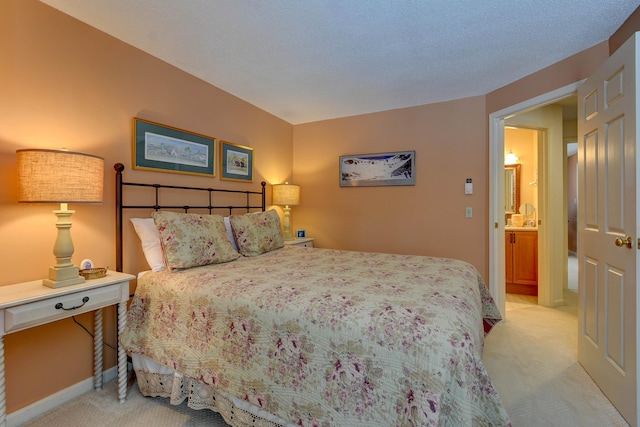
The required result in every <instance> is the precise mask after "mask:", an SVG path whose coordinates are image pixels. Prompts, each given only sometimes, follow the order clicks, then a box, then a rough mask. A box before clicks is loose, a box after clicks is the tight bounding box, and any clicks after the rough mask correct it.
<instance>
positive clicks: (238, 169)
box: [220, 141, 253, 182]
mask: <svg viewBox="0 0 640 427" xmlns="http://www.w3.org/2000/svg"><path fill="white" fill-rule="evenodd" d="M220 179H224V180H228V181H245V182H253V148H251V147H246V146H244V145H239V144H234V143H232V142H226V141H220Z"/></svg>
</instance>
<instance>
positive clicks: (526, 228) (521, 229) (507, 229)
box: [504, 225, 538, 231]
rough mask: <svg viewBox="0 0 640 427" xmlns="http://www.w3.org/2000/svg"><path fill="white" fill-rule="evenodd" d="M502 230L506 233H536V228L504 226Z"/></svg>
mask: <svg viewBox="0 0 640 427" xmlns="http://www.w3.org/2000/svg"><path fill="white" fill-rule="evenodd" d="M504 229H505V230H506V231H538V227H525V226H522V227H514V226H512V225H505V227H504Z"/></svg>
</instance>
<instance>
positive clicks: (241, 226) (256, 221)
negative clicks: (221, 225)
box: [229, 209, 284, 256]
mask: <svg viewBox="0 0 640 427" xmlns="http://www.w3.org/2000/svg"><path fill="white" fill-rule="evenodd" d="M229 221H230V222H231V229H232V230H233V236H234V237H235V240H236V245H237V246H238V251H239V252H240V253H241V254H242V255H244V256H256V255H260V254H263V253H265V252H269V251H272V250H275V249H278V248H281V247H283V246H284V237H283V235H282V226H281V225H280V216H278V212H276V211H275V210H273V209H271V210H268V211H265V212H258V213H251V214H244V215H231V216H230V217H229Z"/></svg>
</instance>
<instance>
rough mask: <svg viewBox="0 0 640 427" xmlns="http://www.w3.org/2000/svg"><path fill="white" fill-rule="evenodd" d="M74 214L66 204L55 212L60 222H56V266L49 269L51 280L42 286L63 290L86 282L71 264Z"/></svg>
mask: <svg viewBox="0 0 640 427" xmlns="http://www.w3.org/2000/svg"><path fill="white" fill-rule="evenodd" d="M74 212H75V211H72V210H69V209H67V204H66V203H62V204H60V210H57V211H53V213H54V214H56V216H57V217H58V222H56V227H57V228H58V236H57V237H56V242H55V245H54V246H53V255H55V257H56V265H55V266H53V267H49V278H48V279H44V280H43V281H42V284H43V285H44V286H47V287H49V288H62V287H64V286H71V285H77V284H78V283H83V282H84V277H82V276H80V275H79V274H78V271H79V269H78V267H76V266H75V265H73V264H72V263H71V255H73V241H72V240H71V233H70V228H71V215H72V214H73V213H74Z"/></svg>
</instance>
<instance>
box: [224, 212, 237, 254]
mask: <svg viewBox="0 0 640 427" xmlns="http://www.w3.org/2000/svg"><path fill="white" fill-rule="evenodd" d="M224 226H225V227H226V228H227V234H228V235H229V240H231V246H233V249H235V250H236V252H238V245H237V244H236V239H235V237H233V230H232V229H231V221H229V217H228V216H225V217H224Z"/></svg>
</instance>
